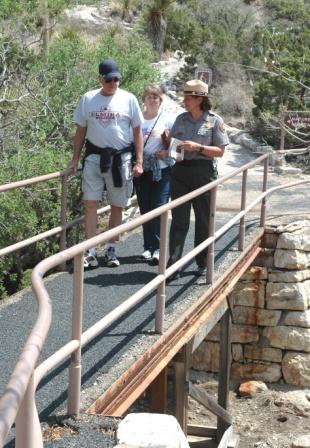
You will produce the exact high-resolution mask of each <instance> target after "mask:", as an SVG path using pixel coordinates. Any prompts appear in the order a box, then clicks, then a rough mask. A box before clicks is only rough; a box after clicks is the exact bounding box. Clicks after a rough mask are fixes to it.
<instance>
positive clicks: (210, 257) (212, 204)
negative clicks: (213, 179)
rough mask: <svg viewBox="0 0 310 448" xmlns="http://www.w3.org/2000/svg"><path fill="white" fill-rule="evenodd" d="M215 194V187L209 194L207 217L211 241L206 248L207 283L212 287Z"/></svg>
mask: <svg viewBox="0 0 310 448" xmlns="http://www.w3.org/2000/svg"><path fill="white" fill-rule="evenodd" d="M216 193H217V187H214V188H213V189H212V190H211V192H210V216H209V238H212V241H211V243H210V245H209V247H208V254H207V283H208V284H210V285H212V283H213V279H214V233H215V214H216Z"/></svg>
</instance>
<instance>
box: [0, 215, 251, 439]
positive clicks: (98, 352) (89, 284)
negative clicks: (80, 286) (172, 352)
mask: <svg viewBox="0 0 310 448" xmlns="http://www.w3.org/2000/svg"><path fill="white" fill-rule="evenodd" d="M229 218H230V215H229V213H219V214H218V216H217V226H218V227H219V226H220V225H222V224H224V223H225V222H227V220H228V219H229ZM238 231H239V227H238V226H235V227H233V228H232V229H231V230H230V231H229V232H227V233H226V234H225V235H223V236H222V237H221V238H220V239H219V240H218V242H217V243H216V247H215V251H216V260H215V280H216V279H217V278H219V277H220V276H221V274H223V272H225V270H227V268H228V267H229V266H230V265H231V264H232V262H233V261H234V260H235V259H236V258H237V256H238V255H239V251H238V239H237V238H238ZM257 231H258V222H257V220H256V219H253V221H250V220H248V224H247V232H246V233H247V237H246V240H247V241H250V240H251V239H253V236H254V235H255V234H256V233H257ZM141 241H142V237H141V234H140V233H138V232H135V233H132V234H131V235H128V236H127V238H126V239H125V240H124V241H122V242H121V243H120V244H119V247H118V255H119V259H120V262H121V266H120V267H119V268H117V269H111V268H107V267H105V266H104V263H103V260H102V259H101V258H100V253H99V262H100V267H99V268H98V269H95V270H91V271H88V272H86V273H85V280H84V318H83V319H84V320H83V329H84V330H85V329H87V328H88V327H90V326H91V325H92V324H94V323H95V322H96V321H97V320H99V319H100V318H101V317H102V316H104V315H106V314H107V313H108V312H109V311H111V310H112V309H113V308H115V307H116V306H117V305H119V304H120V303H121V302H122V301H124V300H125V299H126V298H127V297H129V296H130V295H131V294H133V293H134V292H135V291H137V290H138V289H139V288H140V287H141V286H143V285H144V284H145V283H147V282H148V281H150V280H151V279H152V278H153V277H154V276H155V274H156V272H157V267H153V266H149V265H148V264H147V263H145V262H143V261H140V260H137V254H139V253H140V252H141V248H142V243H141ZM186 245H187V247H192V245H193V226H191V229H190V232H189V235H188V238H187V243H186ZM185 249H186V248H185ZM194 270H195V263H191V264H189V265H188V266H186V268H185V269H184V271H183V273H182V276H181V278H179V279H178V280H175V281H173V282H171V283H170V284H168V285H167V288H166V294H167V297H166V319H165V330H166V329H168V328H169V326H171V325H172V324H173V323H174V322H175V320H176V319H177V317H179V316H180V315H181V314H182V313H184V312H185V311H186V309H188V308H189V307H190V305H191V304H192V303H193V302H194V301H195V300H196V299H197V298H198V297H199V296H200V295H201V294H202V293H203V292H204V291H205V290H206V288H207V287H208V286H206V285H205V282H203V280H202V279H197V278H196V277H195V276H194V275H193V272H194ZM46 281H47V285H48V291H49V293H50V296H51V300H52V304H53V321H52V326H51V329H50V331H49V334H48V337H47V340H46V342H45V344H44V347H43V351H42V353H41V356H40V361H42V360H44V359H46V358H47V357H48V356H49V355H51V354H52V353H53V352H55V351H56V350H57V349H59V348H60V347H61V346H62V345H63V344H65V343H66V342H67V341H68V340H69V339H70V337H71V321H70V319H71V299H72V275H70V274H69V273H61V274H55V275H53V276H51V277H50V278H48V279H47V280H46ZM154 308H155V293H153V294H150V295H149V296H148V297H147V298H146V299H145V300H144V301H143V302H142V303H140V304H139V305H137V306H136V307H135V308H134V310H133V311H132V312H131V313H130V314H128V316H125V317H123V318H122V319H119V321H118V322H116V323H115V324H114V325H113V326H112V327H111V328H109V329H108V330H107V331H105V332H104V333H103V334H102V335H101V336H99V337H97V338H96V339H95V340H94V341H92V342H91V343H90V344H89V345H88V346H87V347H85V349H84V350H83V355H82V389H83V393H82V402H81V404H82V409H87V408H88V407H89V406H90V405H91V404H92V403H93V402H94V401H95V400H96V399H97V398H98V397H99V396H100V395H101V394H102V393H103V391H104V390H106V389H107V388H108V387H109V386H111V385H112V384H113V383H114V382H115V381H116V380H117V379H118V378H119V377H120V375H121V374H122V373H124V372H125V371H126V370H127V368H128V367H129V366H130V365H131V364H133V362H135V361H136V360H137V359H138V358H139V357H140V356H142V355H143V353H145V352H146V350H148V349H149V348H150V347H151V346H152V345H153V344H154V343H155V341H156V340H157V339H158V338H159V335H157V334H155V333H154ZM35 318H36V301H35V299H34V297H33V294H32V293H31V291H29V290H28V291H23V292H22V293H20V294H18V295H16V296H15V297H14V298H12V299H10V300H8V301H5V303H4V304H1V305H0V325H1V335H0V359H1V363H0V393H1V391H2V390H3V388H4V386H5V384H6V382H7V380H8V377H9V374H10V372H11V371H12V369H13V367H14V365H15V363H16V361H17V358H18V355H19V353H20V351H21V350H22V347H23V345H24V342H25V340H26V337H27V335H28V333H29V330H30V328H31V326H32V325H33V323H34V321H35ZM68 365H69V361H68V362H65V363H63V364H62V365H60V366H59V367H58V368H57V369H56V370H54V371H53V372H52V373H51V374H50V375H49V376H48V377H46V378H45V379H44V380H43V381H42V382H41V384H40V386H39V388H38V391H37V394H36V398H37V407H38V411H39V414H40V420H41V421H46V420H47V418H48V416H51V415H55V414H65V412H66V399H67V391H66V389H67V385H68V370H67V367H68ZM12 433H13V430H12ZM12 437H13V434H12ZM12 437H11V438H12ZM7 446H9V445H8V444H7Z"/></svg>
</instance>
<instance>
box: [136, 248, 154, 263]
mask: <svg viewBox="0 0 310 448" xmlns="http://www.w3.org/2000/svg"><path fill="white" fill-rule="evenodd" d="M151 258H152V254H151V251H150V250H145V251H144V252H143V253H142V254H141V255H139V260H146V261H148V260H150V259H151Z"/></svg>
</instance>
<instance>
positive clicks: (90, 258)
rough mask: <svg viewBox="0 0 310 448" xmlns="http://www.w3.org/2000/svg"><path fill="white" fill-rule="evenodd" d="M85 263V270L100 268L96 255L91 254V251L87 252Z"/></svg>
mask: <svg viewBox="0 0 310 448" xmlns="http://www.w3.org/2000/svg"><path fill="white" fill-rule="evenodd" d="M83 261H84V268H97V267H98V266H99V263H98V260H97V258H96V255H94V254H92V253H90V252H89V251H86V252H85V255H84V260H83Z"/></svg>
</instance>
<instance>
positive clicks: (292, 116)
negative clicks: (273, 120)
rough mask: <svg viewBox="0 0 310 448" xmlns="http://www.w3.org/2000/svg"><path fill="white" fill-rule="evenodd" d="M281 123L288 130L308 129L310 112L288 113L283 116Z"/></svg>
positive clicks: (309, 127) (309, 126)
mask: <svg viewBox="0 0 310 448" xmlns="http://www.w3.org/2000/svg"><path fill="white" fill-rule="evenodd" d="M283 122H284V124H285V125H286V126H288V127H289V128H299V127H302V128H306V129H310V111H289V112H286V113H285V114H284V116H283Z"/></svg>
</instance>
